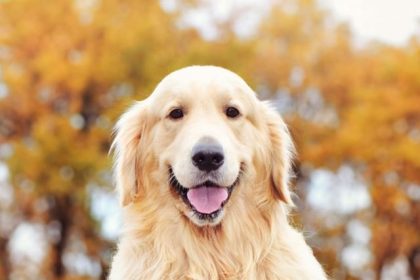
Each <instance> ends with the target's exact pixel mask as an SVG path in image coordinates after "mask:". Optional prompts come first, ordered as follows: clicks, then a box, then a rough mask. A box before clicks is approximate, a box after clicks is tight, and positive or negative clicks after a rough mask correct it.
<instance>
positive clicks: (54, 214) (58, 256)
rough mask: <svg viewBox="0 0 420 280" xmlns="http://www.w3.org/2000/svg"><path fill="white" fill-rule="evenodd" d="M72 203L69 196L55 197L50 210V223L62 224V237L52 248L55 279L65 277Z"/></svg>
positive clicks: (52, 270) (52, 265) (52, 269)
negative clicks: (65, 255)
mask: <svg viewBox="0 0 420 280" xmlns="http://www.w3.org/2000/svg"><path fill="white" fill-rule="evenodd" d="M71 213H72V203H71V198H70V197H69V196H67V195H66V196H61V197H60V196H55V197H54V202H53V206H52V207H51V208H50V217H51V219H50V221H57V222H58V223H59V224H60V235H59V238H58V240H57V242H56V243H55V244H53V246H52V254H51V255H52V256H51V257H52V261H51V272H52V274H53V276H54V278H55V279H61V278H63V276H64V275H65V267H64V264H63V255H64V251H65V249H66V245H67V241H68V236H69V233H70V227H71Z"/></svg>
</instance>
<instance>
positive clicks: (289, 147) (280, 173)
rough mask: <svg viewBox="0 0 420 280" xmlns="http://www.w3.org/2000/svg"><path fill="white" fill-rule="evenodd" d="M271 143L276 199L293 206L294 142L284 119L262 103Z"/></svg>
mask: <svg viewBox="0 0 420 280" xmlns="http://www.w3.org/2000/svg"><path fill="white" fill-rule="evenodd" d="M262 105H263V107H265V108H264V110H263V111H264V113H265V116H264V118H265V122H266V125H267V130H268V134H269V141H270V144H269V145H270V156H269V157H270V158H271V165H270V174H271V176H270V179H271V185H272V191H273V195H274V197H275V198H277V199H280V200H282V201H283V202H285V203H286V204H288V205H290V206H293V205H294V204H293V201H292V199H291V195H290V191H289V179H290V173H291V166H292V157H293V154H294V146H293V142H292V139H291V136H290V133H289V130H288V129H287V126H286V124H285V123H284V121H283V119H282V118H281V117H280V115H279V114H278V113H277V111H276V110H275V109H274V108H272V107H271V106H270V105H269V104H268V103H265V102H263V103H262Z"/></svg>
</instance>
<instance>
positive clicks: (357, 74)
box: [0, 0, 420, 280]
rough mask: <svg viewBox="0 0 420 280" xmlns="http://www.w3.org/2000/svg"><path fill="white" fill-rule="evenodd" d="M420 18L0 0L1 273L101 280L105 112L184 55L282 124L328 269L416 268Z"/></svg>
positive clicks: (410, 274)
mask: <svg viewBox="0 0 420 280" xmlns="http://www.w3.org/2000/svg"><path fill="white" fill-rule="evenodd" d="M416 17H417V22H416ZM419 18H420V2H419V1H416V0H411V1H409V0H399V1H391V0H387V1H377V0H375V1H373V0H366V1H359V0H358V1H342V0H323V1H316V0H277V1H276V0H260V1H252V0H247V1H244V0H243V1H239V0H238V1H204V0H161V1H157V0H142V1H139V0H60V1H48V2H46V1H41V0H0V279H105V277H106V274H107V270H108V266H109V262H110V259H111V255H112V253H113V251H114V249H115V240H116V238H117V236H118V231H119V228H120V215H119V206H118V203H117V200H116V199H115V197H116V195H115V193H114V191H113V186H112V177H111V173H110V168H111V159H110V156H109V155H108V150H109V146H110V142H111V140H112V136H111V131H112V127H113V124H114V123H115V120H116V119H117V117H118V116H119V115H120V114H121V113H122V112H123V111H124V109H125V108H126V107H127V106H128V105H129V104H131V103H132V102H133V100H135V99H142V98H145V97H146V96H148V95H149V94H150V93H151V91H152V90H153V88H154V86H155V85H156V84H157V83H158V81H159V80H160V79H161V78H162V77H163V76H165V75H166V74H168V73H169V72H171V71H172V70H175V69H177V68H180V67H183V66H186V65H191V64H215V65H220V66H224V67H227V68H229V69H231V70H233V71H235V72H237V73H239V74H240V75H241V76H242V77H243V78H244V79H246V80H247V81H248V82H249V83H250V85H251V86H252V87H253V88H254V89H255V90H256V91H257V92H258V94H259V96H260V97H261V98H262V99H270V100H272V101H273V102H274V104H275V105H276V107H277V108H278V110H279V112H280V113H281V114H282V115H283V116H284V118H285V119H286V121H287V123H288V124H289V127H290V130H291V132H292V134H293V137H294V140H295V142H296V146H297V150H298V157H297V159H296V164H295V173H296V178H295V180H294V191H295V192H296V194H297V197H295V201H296V204H297V205H298V208H297V210H296V211H295V213H294V215H293V221H294V223H295V224H296V225H297V226H298V227H299V228H300V229H301V230H302V231H303V232H304V233H305V235H306V236H307V238H308V242H309V243H310V244H311V246H313V248H314V250H315V253H316V255H317V257H318V258H319V260H320V261H321V262H322V264H323V265H324V266H325V268H326V270H327V271H328V273H329V275H331V278H332V279H381V280H383V279H395V280H409V279H420V203H419V201H420V28H419ZM346 19H347V20H350V21H346ZM413 19H414V21H413ZM203 261H205V260H203Z"/></svg>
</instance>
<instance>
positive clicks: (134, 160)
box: [109, 66, 326, 280]
mask: <svg viewBox="0 0 420 280" xmlns="http://www.w3.org/2000/svg"><path fill="white" fill-rule="evenodd" d="M226 106H235V107H236V108H238V109H239V111H240V112H241V115H240V116H239V117H237V118H235V119H229V118H227V117H226V115H225V109H226ZM173 108H182V109H183V110H184V111H185V116H184V117H183V118H182V119H180V120H173V119H171V118H169V117H168V114H169V112H170V110H171V109H173ZM202 137H212V138H213V139H215V141H217V142H218V143H220V144H221V145H222V146H223V150H224V152H225V156H226V160H225V164H224V166H223V168H222V169H221V171H220V176H219V177H220V178H219V177H218V178H219V179H220V182H221V184H222V185H226V186H227V185H230V184H232V181H233V179H234V178H235V177H236V176H237V177H238V184H237V185H236V186H235V188H234V189H233V191H232V194H231V197H230V199H229V201H228V202H227V203H226V205H225V206H224V209H223V211H222V213H221V214H220V215H219V216H218V217H217V218H216V219H214V220H212V221H203V220H200V219H199V218H197V217H196V216H195V215H194V213H193V212H192V210H191V209H190V208H189V207H188V206H187V205H186V204H185V203H184V202H183V201H182V199H181V198H180V197H179V196H178V195H177V194H176V193H175V192H174V191H173V189H172V188H171V186H170V183H169V181H170V178H169V176H170V175H169V172H168V168H169V167H171V168H173V169H174V176H176V177H179V178H178V179H179V181H180V182H183V184H185V185H186V186H187V187H189V186H190V185H191V184H193V183H194V182H196V181H197V180H198V179H197V178H198V177H197V176H195V175H194V174H195V173H196V171H195V170H194V167H193V166H192V165H191V164H190V163H189V161H190V160H191V157H190V154H191V148H192V146H193V145H194V143H196V142H197V141H199V140H200V139H202ZM113 149H114V150H115V167H114V172H115V178H116V184H117V190H118V192H119V195H120V198H121V199H120V200H121V204H122V205H123V228H122V234H121V238H120V241H119V244H118V251H117V253H116V255H115V256H114V259H113V262H112V269H111V273H110V276H109V279H111V280H119V279H124V280H130V279H147V280H153V279H284V280H294V279H296V280H297V279H299V280H302V279H311V280H321V279H326V276H325V273H324V271H323V269H322V267H321V266H320V264H319V263H318V262H317V260H316V259H315V257H314V256H313V253H312V250H311V249H310V248H309V247H308V246H307V245H306V243H305V241H304V238H303V237H302V235H301V234H300V233H299V232H297V231H296V230H295V229H293V228H292V226H291V225H290V224H289V223H288V219H287V216H288V208H289V206H290V205H292V200H291V198H290V193H289V190H288V179H289V171H290V162H291V155H292V151H293V145H292V141H291V139H290V136H289V133H288V130H287V128H286V125H285V124H284V122H283V121H282V119H281V118H280V116H279V115H278V114H277V113H276V112H275V110H274V109H272V108H271V107H270V106H269V105H268V104H267V103H264V102H261V101H259V100H258V99H257V98H256V96H255V94H254V92H253V91H252V90H251V89H250V88H249V87H248V85H247V84H246V83H245V82H244V81H243V80H242V79H241V78H240V77H239V76H237V75H236V74H234V73H232V72H230V71H228V70H226V69H223V68H219V67H214V66H192V67H187V68H184V69H181V70H178V71H175V72H174V73H172V74H170V75H168V76H167V77H165V78H164V79H163V80H162V81H161V82H160V84H159V85H158V86H157V88H156V89H155V91H154V92H153V94H152V95H151V96H150V97H149V98H147V99H146V100H144V101H141V102H138V103H136V104H135V105H134V106H133V107H131V108H130V109H129V110H128V111H127V112H126V113H125V114H124V115H123V116H122V117H121V119H120V120H119V121H118V123H117V125H116V137H115V140H114V143H113ZM194 180H195V181H194Z"/></svg>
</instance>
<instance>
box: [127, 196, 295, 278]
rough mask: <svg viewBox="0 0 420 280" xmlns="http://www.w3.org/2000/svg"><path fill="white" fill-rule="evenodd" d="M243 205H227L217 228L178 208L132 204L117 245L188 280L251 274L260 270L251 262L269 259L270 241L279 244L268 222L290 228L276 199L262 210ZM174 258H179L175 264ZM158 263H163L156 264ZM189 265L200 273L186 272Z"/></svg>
mask: <svg viewBox="0 0 420 280" xmlns="http://www.w3.org/2000/svg"><path fill="white" fill-rule="evenodd" d="M242 206H243V208H242V210H245V209H247V211H241V205H240V204H236V207H237V208H236V209H229V210H230V211H227V212H228V213H227V215H226V216H225V217H224V219H223V220H222V222H221V223H220V224H219V225H217V226H204V227H198V226H196V225H195V224H193V223H192V222H191V221H190V220H189V219H188V218H187V217H184V216H182V214H180V213H179V212H175V213H174V212H170V211H165V210H168V209H165V208H162V207H156V206H155V207H151V205H148V206H142V205H139V204H133V205H132V206H129V207H127V208H126V209H125V210H124V211H125V213H124V215H125V218H126V225H125V227H124V228H125V229H127V230H126V231H125V232H124V233H123V235H122V238H121V244H122V245H121V246H125V245H124V244H127V246H131V247H133V246H134V247H135V250H136V251H138V253H137V254H139V255H140V254H141V255H143V256H144V255H147V258H142V259H143V260H145V261H144V262H147V263H144V264H136V265H144V267H145V268H146V267H153V265H156V264H157V263H159V267H160V269H164V270H165V269H167V270H168V271H171V273H174V276H175V275H176V273H177V271H178V272H179V275H186V274H191V278H192V279H216V278H228V277H229V276H232V275H235V276H238V275H241V274H243V275H250V271H251V270H252V271H254V272H253V273H260V272H258V271H257V267H256V264H261V265H263V262H264V261H263V260H264V259H269V258H270V256H269V255H270V252H272V250H273V248H272V246H273V244H279V242H276V238H279V237H282V236H283V237H284V236H285V234H284V233H282V232H280V231H281V229H282V227H279V226H278V225H277V226H273V224H274V223H280V224H283V225H284V231H285V232H286V231H287V228H289V225H288V223H287V220H286V218H285V217H286V215H285V214H284V212H282V211H286V210H285V209H284V208H283V207H282V206H281V205H279V204H278V203H272V205H268V206H266V207H267V209H258V208H256V207H255V208H254V209H253V210H250V209H249V207H245V205H242ZM238 207H239V208H238ZM146 209H147V212H145V210H146ZM229 212H230V213H229ZM139 213H140V214H139ZM156 217H159V219H158V220H156ZM281 219H283V221H282V220H281ZM136 220H138V221H136ZM130 225H136V227H135V228H134V227H130ZM139 225H140V226H139ZM134 242H137V244H135V243H134ZM128 244H129V245H128ZM131 250H133V249H131ZM179 258H184V261H182V262H180V261H179ZM244 260H246V261H245V262H244ZM163 261H164V262H165V263H164V264H163V263H160V262H163ZM179 264H182V266H181V267H180V266H179ZM189 267H194V268H195V270H197V269H199V271H189ZM261 269H263V268H261ZM264 269H265V268H264ZM154 273H156V272H154ZM162 273H163V272H162ZM194 273H196V274H194ZM220 273H223V275H220ZM251 274H252V272H251ZM154 275H155V274H154ZM162 275H165V274H162ZM166 275H167V274H166Z"/></svg>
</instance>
